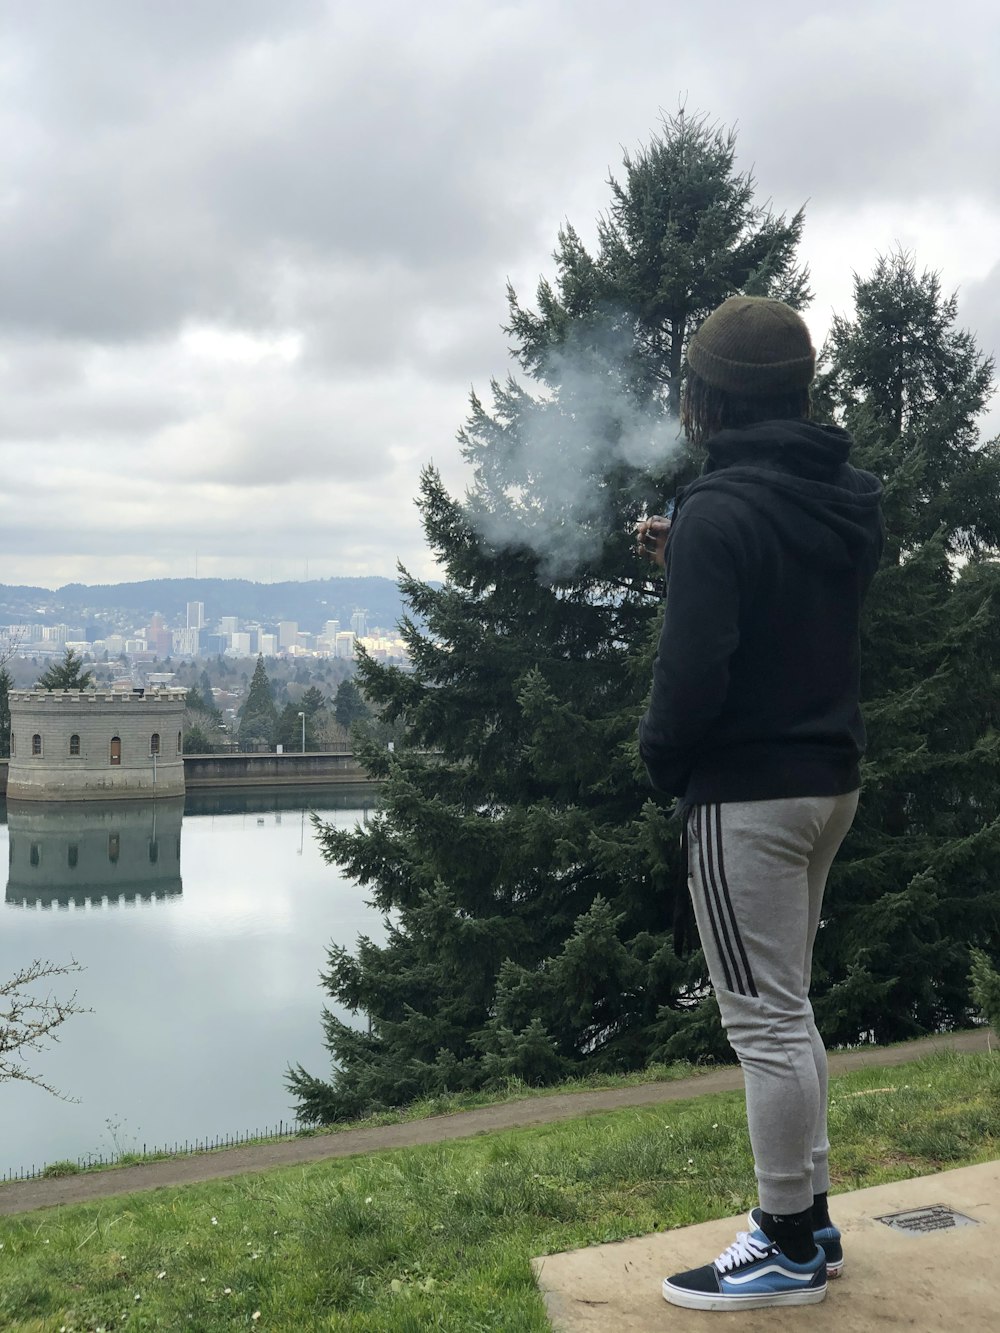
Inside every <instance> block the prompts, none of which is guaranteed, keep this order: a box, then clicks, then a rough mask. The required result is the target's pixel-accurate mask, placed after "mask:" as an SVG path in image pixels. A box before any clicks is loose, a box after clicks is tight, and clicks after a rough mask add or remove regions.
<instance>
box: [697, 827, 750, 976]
mask: <svg viewBox="0 0 1000 1333" xmlns="http://www.w3.org/2000/svg"><path fill="white" fill-rule="evenodd" d="M691 813H692V814H693V815H694V820H695V835H696V837H697V839H698V865H699V869H700V872H701V873H700V875H699V879H700V882H701V891H702V894H703V896H704V899H705V908H706V911H707V912H708V919H709V921H710V923H711V926H712V936H713V938H714V940H715V949H716V952H717V953H718V955H719V960H720V962H721V963H722V972H723V976H724V978H725V982H726V989H727V990H730V991H735V992H738V993H739V994H740V995H752V996H753V997H754V998H756V997H757V987H756V985H755V983H754V979H753V972H752V971H751V969H750V960H749V958H748V957H747V951H746V948H745V946H744V944H743V938H742V936H741V935H740V930H739V926H738V925H737V923H736V913H735V912H734V911H733V900H732V896H731V894H730V892H729V881H728V879H727V878H726V864H725V859H724V857H723V852H722V806H721V805H719V804H715V805H697V806H695V807H694V809H693V811H692V812H691Z"/></svg>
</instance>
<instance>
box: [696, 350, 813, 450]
mask: <svg viewBox="0 0 1000 1333" xmlns="http://www.w3.org/2000/svg"><path fill="white" fill-rule="evenodd" d="M808 419H809V390H808V388H805V389H791V390H789V391H788V392H787V393H781V394H774V395H772V396H771V397H766V398H750V397H747V395H745V394H736V393H727V392H726V391H725V389H717V388H715V387H714V386H713V385H711V384H706V383H705V381H704V380H703V379H702V378H701V377H700V376H699V375H696V374H695V372H694V371H693V370H691V369H690V368H689V369H688V373H687V379H686V380H685V381H684V394H683V398H682V400H681V425H682V426H683V427H684V434H685V435H686V436H687V438H688V439H689V440H690V441H691V443H692V444H704V443H705V441H706V440H707V439H708V438H709V436H711V435H715V434H716V433H717V432H718V431H720V430H730V429H733V428H738V427H740V426H754V425H756V424H757V423H758V422H759V421H778V420H791V421H807V420H808Z"/></svg>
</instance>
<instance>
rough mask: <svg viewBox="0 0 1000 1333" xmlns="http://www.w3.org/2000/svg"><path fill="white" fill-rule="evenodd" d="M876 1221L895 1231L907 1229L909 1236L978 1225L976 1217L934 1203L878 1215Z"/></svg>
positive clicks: (945, 1205)
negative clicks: (902, 1211)
mask: <svg viewBox="0 0 1000 1333" xmlns="http://www.w3.org/2000/svg"><path fill="white" fill-rule="evenodd" d="M875 1220H876V1222H884V1223H885V1225H886V1226H887V1227H892V1228H893V1230H895V1231H905V1232H906V1233H907V1235H909V1236H926V1235H927V1234H928V1233H930V1232H932V1231H949V1230H950V1229H951V1228H952V1227H977V1226H979V1223H978V1222H977V1221H976V1219H975V1218H974V1217H966V1216H965V1214H964V1213H956V1212H955V1210H954V1208H949V1207H948V1206H947V1204H943V1203H933V1204H931V1205H930V1206H929V1207H927V1208H913V1209H911V1210H910V1211H909V1212H906V1213H886V1214H885V1215H884V1216H883V1217H877V1218H876V1219H875Z"/></svg>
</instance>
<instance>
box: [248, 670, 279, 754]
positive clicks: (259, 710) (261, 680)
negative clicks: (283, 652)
mask: <svg viewBox="0 0 1000 1333" xmlns="http://www.w3.org/2000/svg"><path fill="white" fill-rule="evenodd" d="M277 729H278V710H277V708H276V707H275V703H274V692H273V690H272V688H271V682H270V680H269V679H268V675H267V671H266V670H265V667H264V655H263V654H262V653H261V654H259V655H258V657H257V665H256V666H255V667H254V672H253V676H252V678H251V680H250V688H249V689H248V690H247V697H246V702H245V703H244V705H243V708H242V711H241V714H240V744H241V745H266V746H268V747H269V748H270V747H271V746H272V745H273V744H274V738H275V734H276V732H277Z"/></svg>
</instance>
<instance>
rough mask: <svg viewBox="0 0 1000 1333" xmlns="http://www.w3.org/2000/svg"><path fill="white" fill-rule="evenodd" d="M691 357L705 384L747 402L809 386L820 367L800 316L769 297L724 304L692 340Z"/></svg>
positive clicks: (735, 299)
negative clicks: (737, 395) (747, 399)
mask: <svg viewBox="0 0 1000 1333" xmlns="http://www.w3.org/2000/svg"><path fill="white" fill-rule="evenodd" d="M687 359H688V365H689V366H690V367H691V369H692V370H693V371H694V373H695V374H696V375H697V376H698V377H699V378H700V379H702V380H704V381H705V383H706V384H710V385H712V386H713V387H714V388H716V389H722V390H723V391H724V392H726V393H736V394H742V395H743V396H745V397H748V398H766V397H772V396H774V395H777V394H782V393H794V392H795V390H796V389H805V388H808V386H809V384H810V382H811V380H812V377H813V374H814V373H815V369H816V353H815V352H814V351H813V345H812V341H811V340H810V337H809V330H808V329H807V328H806V325H805V321H804V320H803V319H802V317H801V315H799V314H797V313H796V312H795V311H794V310H793V309H792V307H791V306H789V305H785V303H784V301H772V300H770V299H769V298H768V297H766V296H731V297H730V298H729V300H728V301H723V303H722V305H720V306H718V307H717V308H716V309H715V310H713V311H712V313H711V314H710V315H709V316H708V318H707V319H706V320H705V321H704V323H703V324H702V325H701V327H700V328H699V329H698V331H697V332H696V333H695V334H694V335H693V337H692V338H691V340H690V342H689V343H688V353H687Z"/></svg>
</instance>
